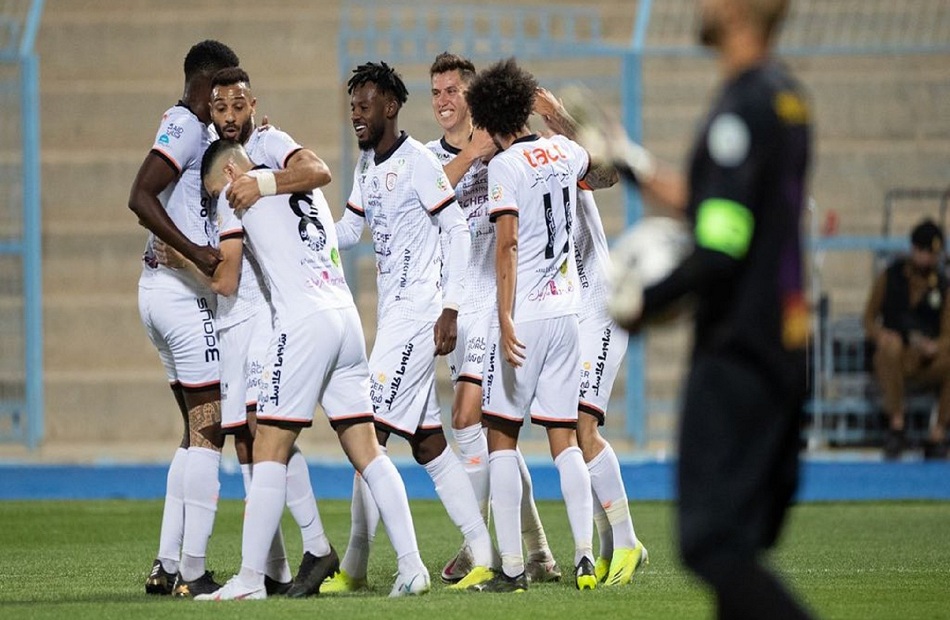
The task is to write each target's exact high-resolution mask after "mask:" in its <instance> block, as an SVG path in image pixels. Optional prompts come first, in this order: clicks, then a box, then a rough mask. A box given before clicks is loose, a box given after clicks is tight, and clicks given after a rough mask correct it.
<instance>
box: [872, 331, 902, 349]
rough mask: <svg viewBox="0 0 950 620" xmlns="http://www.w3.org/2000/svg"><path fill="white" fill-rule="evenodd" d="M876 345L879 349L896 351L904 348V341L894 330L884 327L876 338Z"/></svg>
mask: <svg viewBox="0 0 950 620" xmlns="http://www.w3.org/2000/svg"><path fill="white" fill-rule="evenodd" d="M874 344H875V346H876V347H877V348H878V349H889V350H894V349H895V348H899V347H903V346H904V339H903V338H902V337H901V335H900V333H898V332H896V331H894V330H893V329H887V328H886V327H882V328H880V329H879V330H878V332H877V334H876V335H875V336H874Z"/></svg>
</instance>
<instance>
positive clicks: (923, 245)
mask: <svg viewBox="0 0 950 620" xmlns="http://www.w3.org/2000/svg"><path fill="white" fill-rule="evenodd" d="M910 243H911V245H913V246H914V247H915V248H917V249H919V250H926V251H929V252H940V251H942V250H943V231H941V230H940V227H939V226H937V224H936V223H935V222H934V221H933V220H932V219H930V218H927V219H925V220H923V221H922V222H920V223H919V224H917V225H916V226H914V230H912V231H911V232H910Z"/></svg>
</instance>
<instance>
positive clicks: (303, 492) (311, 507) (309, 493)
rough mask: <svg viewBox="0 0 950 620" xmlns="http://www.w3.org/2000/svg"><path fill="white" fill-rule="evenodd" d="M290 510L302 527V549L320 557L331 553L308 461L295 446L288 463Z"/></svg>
mask: <svg viewBox="0 0 950 620" xmlns="http://www.w3.org/2000/svg"><path fill="white" fill-rule="evenodd" d="M287 508H289V509H290V514H292V515H293V516H294V519H295V520H296V521H297V525H299V526H300V536H301V538H302V539H303V550H304V552H309V553H311V554H313V555H315V556H317V557H323V556H325V555H327V554H329V553H330V541H329V540H328V539H327V535H326V533H325V532H324V530H323V521H321V520H320V511H319V510H317V500H316V498H315V497H314V496H313V486H312V485H311V483H310V469H309V468H308V467H307V460H306V459H305V458H304V456H303V454H301V452H300V450H299V449H297V448H296V447H295V448H294V449H293V451H292V452H291V453H290V459H289V460H288V461H287Z"/></svg>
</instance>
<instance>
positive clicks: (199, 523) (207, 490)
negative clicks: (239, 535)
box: [180, 448, 221, 581]
mask: <svg viewBox="0 0 950 620" xmlns="http://www.w3.org/2000/svg"><path fill="white" fill-rule="evenodd" d="M220 465H221V453H220V452H218V451H216V450H211V449H209V448H188V458H187V459H186V461H185V530H184V535H183V536H182V541H181V567H180V571H181V578H182V579H183V580H185V581H194V580H195V579H198V578H199V577H201V576H202V575H204V573H205V554H206V553H207V551H208V539H209V538H211V530H212V529H214V515H215V513H216V512H217V510H218V491H219V490H220V489H221V483H220V482H219V481H218V468H219V466H220Z"/></svg>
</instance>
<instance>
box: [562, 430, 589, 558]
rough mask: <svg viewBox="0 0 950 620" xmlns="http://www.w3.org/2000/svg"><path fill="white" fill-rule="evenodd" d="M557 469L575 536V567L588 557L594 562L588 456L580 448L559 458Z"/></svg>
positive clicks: (575, 448) (565, 451)
mask: <svg viewBox="0 0 950 620" xmlns="http://www.w3.org/2000/svg"><path fill="white" fill-rule="evenodd" d="M554 465H555V466H556V467H557V471H558V474H560V477H561V495H563V496H564V504H565V505H566V506H567V520H568V521H570V523H571V533H573V534H574V566H577V565H578V563H579V562H580V561H581V559H582V558H584V557H587V558H589V559H590V561H591V562H593V561H594V550H593V547H594V545H593V543H592V542H591V539H592V538H593V536H594V524H593V519H591V515H592V514H593V513H594V506H593V503H594V502H593V499H591V490H590V473H588V471H587V466H586V464H585V463H584V454H583V453H582V452H581V449H580V448H578V447H576V446H575V447H573V448H568V449H566V450H564V451H563V452H561V453H560V454H559V455H557V458H556V459H554Z"/></svg>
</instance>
